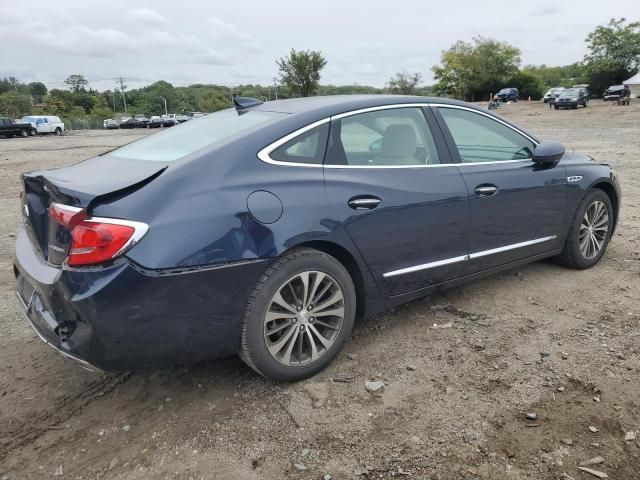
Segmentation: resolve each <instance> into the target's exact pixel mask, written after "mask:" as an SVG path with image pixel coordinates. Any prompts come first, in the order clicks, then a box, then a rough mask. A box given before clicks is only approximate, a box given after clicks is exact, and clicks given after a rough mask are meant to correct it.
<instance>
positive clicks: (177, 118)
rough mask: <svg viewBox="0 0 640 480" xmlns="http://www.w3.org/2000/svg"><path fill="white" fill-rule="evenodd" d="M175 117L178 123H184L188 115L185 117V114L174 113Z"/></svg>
mask: <svg viewBox="0 0 640 480" xmlns="http://www.w3.org/2000/svg"><path fill="white" fill-rule="evenodd" d="M175 119H176V120H177V121H178V122H179V123H184V122H186V121H187V120H189V117H187V116H186V115H176V116H175Z"/></svg>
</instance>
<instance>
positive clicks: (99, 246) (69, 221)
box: [49, 204, 148, 266]
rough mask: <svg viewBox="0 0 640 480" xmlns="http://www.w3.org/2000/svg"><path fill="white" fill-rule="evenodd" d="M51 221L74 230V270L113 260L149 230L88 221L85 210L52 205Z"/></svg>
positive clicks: (136, 225)
mask: <svg viewBox="0 0 640 480" xmlns="http://www.w3.org/2000/svg"><path fill="white" fill-rule="evenodd" d="M49 212H50V215H51V217H52V218H53V219H54V220H55V221H56V222H58V223H60V224H62V225H65V226H67V227H69V229H70V230H71V248H70V250H69V256H68V258H67V263H68V264H69V265H71V266H79V265H95V264H97V263H102V262H106V261H108V260H112V259H114V258H116V257H118V256H120V255H122V254H123V253H124V252H126V251H127V250H128V249H129V248H131V247H132V246H133V245H134V244H135V243H137V242H138V241H139V240H140V239H141V238H142V237H143V236H144V234H145V233H147V230H148V226H147V225H146V224H144V223H140V222H131V221H128V220H119V219H113V218H98V217H93V218H87V215H86V210H82V209H77V208H75V207H68V206H66V205H60V204H51V207H50V208H49Z"/></svg>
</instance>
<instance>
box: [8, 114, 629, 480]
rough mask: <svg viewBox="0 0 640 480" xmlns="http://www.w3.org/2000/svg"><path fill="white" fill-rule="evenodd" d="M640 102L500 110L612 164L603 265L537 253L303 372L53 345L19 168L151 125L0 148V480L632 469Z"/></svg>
mask: <svg viewBox="0 0 640 480" xmlns="http://www.w3.org/2000/svg"><path fill="white" fill-rule="evenodd" d="M639 103H640V102H636V103H635V104H634V105H632V106H631V107H616V106H613V105H611V104H603V103H602V102H600V101H593V102H591V104H590V105H589V107H588V108H581V109H579V110H567V111H554V110H549V109H548V108H547V107H546V106H544V105H542V104H541V103H538V102H532V103H526V102H520V103H518V104H509V105H505V106H504V107H501V108H500V110H499V113H501V114H503V115H506V116H507V117H508V118H510V119H512V120H514V121H516V122H518V123H520V124H521V125H523V126H524V127H526V128H528V129H529V130H531V131H533V132H534V133H536V134H538V135H540V136H541V137H543V138H545V139H556V140H559V141H561V142H563V143H564V144H565V145H566V146H567V148H568V149H570V150H572V149H575V150H577V151H579V152H584V153H589V154H591V155H593V156H594V157H596V158H597V159H599V160H602V161H607V162H610V163H611V164H612V165H613V166H614V167H615V169H616V171H617V173H618V175H619V177H620V181H621V185H622V189H623V195H624V198H623V206H622V214H621V219H620V223H619V227H618V231H617V233H616V235H615V237H614V239H613V242H612V243H611V245H610V246H609V250H608V252H607V254H606V255H605V257H604V258H603V260H602V261H601V262H600V264H599V265H597V266H596V267H595V268H592V269H591V270H588V271H573V270H568V269H565V268H561V267H559V266H556V265H555V264H553V263H551V262H549V261H543V262H538V263H534V264H531V265H529V266H526V267H522V268H518V269H516V270H513V271H509V272H506V273H503V274H500V275H496V276H493V277H490V278H487V279H485V280H482V281H478V282H475V283H470V284H468V285H465V286H462V287H459V288H456V289H453V290H449V291H447V292H445V293H442V294H438V295H436V296H433V297H431V298H428V299H423V300H418V301H415V302H412V303H411V304H409V305H406V306H404V307H401V308H398V309H396V310H394V311H390V312H387V313H385V314H382V315H379V316H377V317H375V318H371V319H368V320H365V321H361V322H359V323H358V324H357V325H356V327H355V330H354V335H353V340H352V342H351V343H350V344H348V345H347V346H346V348H345V350H344V352H343V353H342V354H341V355H340V356H339V357H338V359H337V360H336V361H335V362H334V363H333V364H332V365H331V366H330V367H329V368H328V369H327V370H326V371H324V372H322V373H321V374H319V375H317V376H316V377H314V378H312V379H310V380H307V381H303V382H300V383H296V384H274V383H272V382H269V381H267V380H264V379H262V378H260V377H258V376H257V375H256V374H255V373H253V372H252V371H251V370H250V369H248V368H247V367H245V366H244V365H243V364H242V363H241V361H240V360H238V359H236V358H229V359H224V360H221V361H212V362H207V363H203V364H200V365H197V366H195V367H191V368H188V369H185V368H174V369H169V370H163V371H157V372H148V373H135V374H128V373H122V374H118V375H100V374H94V373H90V372H87V371H85V370H83V369H81V368H80V367H79V366H77V365H75V364H74V363H72V362H70V361H69V360H66V359H64V358H62V357H61V356H60V355H59V354H57V353H56V352H55V351H54V350H52V349H51V348H49V347H48V346H46V345H44V344H43V343H42V342H41V341H40V340H39V339H38V338H37V337H36V335H35V333H34V332H33V331H32V330H31V328H30V327H29V326H28V325H27V323H26V321H25V320H24V319H23V317H22V313H21V311H20V308H19V306H18V301H17V299H16V297H15V293H14V280H13V272H12V255H13V248H14V241H15V233H16V231H17V229H18V225H19V222H20V215H19V204H18V195H19V189H20V184H19V180H18V174H19V172H22V171H26V170H33V169H42V168H49V167H54V166H58V165H63V164H67V163H72V162H76V161H79V160H81V159H84V158H88V157H90V156H93V155H96V154H98V153H100V152H103V151H106V150H108V149H111V148H113V147H115V146H118V145H121V144H123V143H126V142H129V141H131V140H134V139H135V138H138V137H139V136H142V135H146V134H147V132H146V131H109V132H103V131H95V132H82V133H74V134H68V135H65V136H63V137H37V138H27V139H12V140H4V139H2V140H0V172H1V175H0V182H2V183H1V184H0V217H1V220H2V221H1V224H0V266H1V269H0V326H1V328H0V479H2V480H8V479H11V480H13V479H41V478H52V477H54V478H64V479H79V480H80V479H92V480H93V479H133V480H138V479H140V480H142V479H181V480H189V479H194V480H196V479H223V480H227V479H229V480H231V479H234V480H235V479H281V478H284V479H329V478H332V479H354V478H362V479H366V478H369V479H372V478H409V479H508V480H514V479H532V480H533V479H536V480H540V479H554V480H555V479H572V478H573V479H575V480H587V479H595V478H598V477H597V476H595V475H594V474H593V473H589V472H587V471H584V470H580V469H579V467H580V466H581V465H583V463H584V462H589V460H591V464H590V465H586V466H585V468H587V469H591V470H595V471H596V472H601V473H606V474H607V475H608V478H611V479H620V480H628V479H640V431H639V430H640V378H639V376H638V374H639V372H640V105H639ZM371 380H382V381H384V383H385V386H384V388H382V389H380V390H378V391H376V392H375V393H371V392H369V391H368V390H367V389H366V388H365V382H367V381H371ZM527 414H535V415H529V416H530V417H531V418H532V419H527ZM534 417H535V419H533V418H534ZM598 457H600V458H598ZM600 478H607V477H603V476H601V477H600Z"/></svg>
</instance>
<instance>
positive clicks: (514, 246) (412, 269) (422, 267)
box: [382, 235, 558, 278]
mask: <svg viewBox="0 0 640 480" xmlns="http://www.w3.org/2000/svg"><path fill="white" fill-rule="evenodd" d="M556 238H558V236H557V235H551V236H549V237H542V238H536V239H534V240H528V241H526V242H520V243H513V244H511V245H505V246H504V247H498V248H492V249H490V250H482V251H480V252H476V253H471V254H469V255H463V256H461V257H452V258H446V259H444V260H438V261H436V262H430V263H423V264H422V265H415V266H413V267H407V268H401V269H400V270H393V271H392V272H387V273H384V274H383V275H382V276H383V277H384V278H389V277H395V276H396V275H404V274H405V273H413V272H419V271H420V270H428V269H430V268H436V267H442V266H444V265H450V264H452V263H459V262H466V261H468V260H473V259H474V258H479V257H484V256H487V255H493V254H495V253H501V252H507V251H509V250H515V249H517V248H522V247H527V246H529V245H535V244H536V243H542V242H548V241H549V240H554V239H556Z"/></svg>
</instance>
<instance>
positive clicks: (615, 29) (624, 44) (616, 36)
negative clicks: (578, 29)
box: [584, 18, 640, 94]
mask: <svg viewBox="0 0 640 480" xmlns="http://www.w3.org/2000/svg"><path fill="white" fill-rule="evenodd" d="M585 41H586V42H587V46H588V48H589V53H588V54H587V55H585V57H584V64H585V67H586V71H587V77H588V80H589V88H590V89H591V91H592V92H593V93H596V94H599V93H600V92H602V91H604V90H605V89H606V88H607V87H608V86H609V85H611V84H620V83H622V81H624V80H626V79H627V78H628V77H630V76H632V75H633V74H635V73H636V72H637V71H638V69H639V68H640V22H632V23H626V20H625V19H624V18H620V19H618V20H616V19H613V18H612V19H611V20H610V21H609V23H608V25H606V26H598V27H597V28H596V29H595V30H594V31H593V32H591V33H589V35H587V38H586V40H585Z"/></svg>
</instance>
